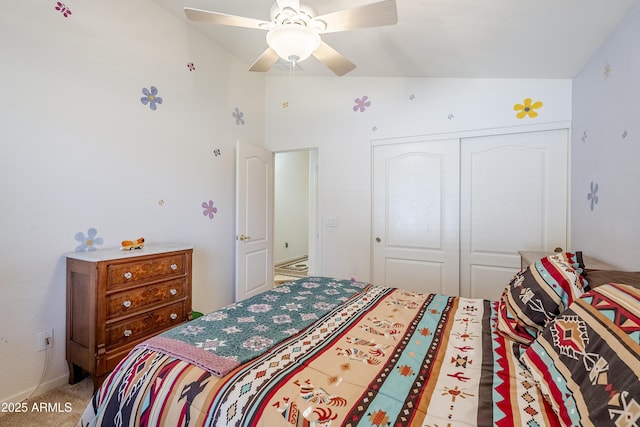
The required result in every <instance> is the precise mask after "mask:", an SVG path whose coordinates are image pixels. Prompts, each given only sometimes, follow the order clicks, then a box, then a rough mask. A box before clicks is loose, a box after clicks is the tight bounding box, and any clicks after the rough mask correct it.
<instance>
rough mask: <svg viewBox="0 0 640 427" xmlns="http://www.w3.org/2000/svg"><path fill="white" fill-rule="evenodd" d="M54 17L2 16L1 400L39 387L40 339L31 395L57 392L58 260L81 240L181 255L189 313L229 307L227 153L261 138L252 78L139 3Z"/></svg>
mask: <svg viewBox="0 0 640 427" xmlns="http://www.w3.org/2000/svg"><path fill="white" fill-rule="evenodd" d="M56 4H57V2H55V1H47V2H43V1H36V0H21V1H16V2H8V3H5V4H3V10H2V13H1V14H0V55H1V56H2V58H3V66H2V67H0V80H1V81H2V85H1V86H0V87H1V88H0V100H1V102H0V145H1V147H2V154H1V155H0V200H1V202H0V203H2V210H1V213H0V215H1V219H2V221H1V222H0V240H1V241H2V246H1V247H0V290H1V293H2V296H1V297H0V313H1V314H0V363H1V366H2V368H1V369H0V400H5V399H17V398H22V397H24V396H25V395H26V394H28V393H29V392H31V390H33V388H34V387H35V386H36V384H37V382H38V379H39V377H40V373H41V369H42V366H43V364H44V361H45V353H44V352H37V351H36V339H35V337H36V334H37V333H38V332H39V331H42V330H47V329H51V328H53V329H54V336H55V339H54V348H53V350H52V357H51V361H50V364H49V367H48V370H47V372H46V375H45V383H46V384H45V386H44V387H43V388H42V389H41V390H44V389H46V388H48V387H51V386H53V385H57V384H60V383H61V382H65V381H66V375H67V365H66V361H65V351H64V348H65V343H64V339H65V258H64V257H63V254H64V253H65V252H71V251H74V250H75V248H76V246H78V244H79V243H78V242H77V241H75V239H74V236H75V235H76V233H78V232H82V233H84V234H85V235H86V234H87V230H88V229H89V228H91V227H94V228H96V229H97V231H98V237H100V238H102V239H103V240H104V243H103V244H102V245H100V246H98V247H104V248H106V247H117V246H119V245H120V241H121V240H123V239H134V238H137V237H139V236H144V237H145V238H146V240H147V242H165V241H175V242H181V243H188V244H191V245H193V246H194V261H193V279H194V283H193V307H194V309H195V310H198V311H211V310H213V309H214V308H218V307H220V306H223V305H225V304H228V303H230V302H232V300H233V292H234V291H233V284H234V283H233V281H234V277H233V274H234V272H233V265H234V260H233V247H234V221H235V218H234V206H235V195H234V182H235V178H234V174H235V172H234V167H235V166H234V165H235V157H234V144H235V141H236V140H238V139H240V140H243V141H246V142H250V143H254V144H258V145H261V144H262V140H263V135H264V103H263V102H262V100H263V99H264V76H263V75H262V74H258V73H256V74H253V73H249V72H247V71H245V70H246V67H247V65H246V64H244V63H240V62H239V60H237V59H236V58H235V57H233V56H231V55H230V54H229V53H228V52H227V51H225V50H223V49H222V48H220V47H218V46H217V45H215V44H213V43H212V42H211V41H210V40H208V39H206V38H204V37H203V36H202V35H201V34H200V33H198V32H196V31H194V30H192V29H191V27H189V26H187V25H185V24H183V23H182V22H181V21H179V20H177V19H176V18H175V17H173V16H171V15H169V14H168V13H167V12H166V11H164V10H163V9H161V8H159V7H158V6H156V5H155V4H154V3H152V2H151V0H138V1H133V2H132V1H127V0H110V1H108V2H95V1H91V2H67V3H66V4H67V5H68V6H69V8H70V9H71V12H72V13H71V15H69V16H68V17H66V18H65V17H64V16H63V14H62V13H61V12H60V11H58V10H56V9H55V7H56ZM189 63H193V64H194V66H195V70H193V71H190V70H189V68H188V66H187V64H189ZM151 85H154V86H156V87H157V88H158V96H160V97H162V99H163V103H162V104H160V105H158V107H157V110H155V111H152V110H151V109H150V108H149V106H145V105H143V104H142V102H141V97H142V96H143V94H142V89H143V88H149V87H150V86H151ZM256 100H257V101H256ZM236 108H238V111H240V112H242V113H243V117H242V118H243V120H244V124H243V123H242V122H240V123H236V120H235V118H234V116H233V113H234V112H235V109H236ZM215 150H220V152H219V155H217V154H216V152H215ZM209 200H213V202H214V206H215V207H216V208H217V213H216V214H215V215H214V218H213V219H210V218H209V217H208V216H204V215H203V210H204V209H203V207H202V203H203V202H207V203H208V201H209Z"/></svg>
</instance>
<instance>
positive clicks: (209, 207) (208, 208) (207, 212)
mask: <svg viewBox="0 0 640 427" xmlns="http://www.w3.org/2000/svg"><path fill="white" fill-rule="evenodd" d="M202 207H203V208H204V211H203V212H202V215H204V216H208V217H209V219H213V215H214V214H216V213H218V208H216V207H215V206H213V200H209V202H208V203H207V202H202Z"/></svg>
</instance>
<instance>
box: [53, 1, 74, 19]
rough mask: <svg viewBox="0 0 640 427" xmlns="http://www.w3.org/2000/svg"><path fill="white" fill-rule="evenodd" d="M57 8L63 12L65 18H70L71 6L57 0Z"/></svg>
mask: <svg viewBox="0 0 640 427" xmlns="http://www.w3.org/2000/svg"><path fill="white" fill-rule="evenodd" d="M56 10H57V11H58V12H60V13H62V16H64V17H65V18H68V17H69V15H71V10H69V8H68V7H67V6H66V5H65V4H64V3H61V2H56Z"/></svg>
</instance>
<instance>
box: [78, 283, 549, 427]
mask: <svg viewBox="0 0 640 427" xmlns="http://www.w3.org/2000/svg"><path fill="white" fill-rule="evenodd" d="M305 283H313V281H311V282H310V279H308V278H307V279H300V280H298V281H296V282H295V283H292V284H290V285H288V287H289V289H290V292H291V294H292V295H294V296H296V295H297V296H301V297H304V298H311V297H312V295H313V294H314V293H315V292H322V291H323V290H324V289H326V288H324V287H319V288H313V289H312V291H313V293H311V294H310V293H309V287H305V285H304V284H305ZM300 292H303V293H302V294H300ZM496 310H497V304H496V303H494V302H489V301H484V300H479V299H468V298H462V297H448V296H443V295H436V294H421V293H415V292H408V291H403V290H400V289H395V288H388V287H380V286H367V287H364V288H363V289H361V290H360V291H359V292H358V293H357V294H355V295H354V296H353V297H351V298H348V299H346V300H345V301H343V302H342V303H341V304H340V305H338V306H336V307H335V308H333V309H330V310H327V311H326V313H324V314H323V315H322V316H320V317H319V318H318V319H317V320H316V321H314V322H313V323H311V324H310V325H309V326H307V327H305V328H304V329H300V330H299V331H298V332H296V333H295V334H293V335H291V336H287V337H286V338H284V339H282V340H281V341H279V342H277V343H274V344H273V346H272V347H271V348H269V349H268V350H267V351H265V352H263V353H262V354H260V355H258V356H257V357H255V358H254V359H252V360H249V361H246V362H244V363H242V364H241V365H239V366H238V367H236V368H234V369H233V370H231V371H230V372H229V373H227V374H226V375H224V376H222V377H217V376H215V375H213V374H212V372H211V371H210V370H207V369H205V368H203V367H201V366H197V365H196V364H193V363H189V362H188V358H183V357H180V355H178V354H167V353H165V352H162V351H161V350H160V349H158V348H153V349H152V348H148V347H145V346H141V347H138V348H136V349H135V350H133V351H132V352H131V353H130V354H129V356H127V357H126V358H125V359H124V360H123V361H122V362H121V363H120V365H119V366H118V367H117V368H116V370H115V371H114V372H113V373H112V374H110V375H109V376H108V377H107V379H106V380H105V382H104V384H103V386H102V387H101V388H100V390H99V391H98V393H97V394H96V395H95V396H94V398H93V400H92V402H91V403H90V404H89V406H88V407H87V409H86V411H85V413H84V415H83V418H82V419H81V420H80V421H79V423H78V425H79V426H80V425H82V426H93V425H104V426H134V425H149V426H157V425H166V426H168V425H171V426H178V425H180V426H262V427H278V426H309V427H312V426H317V427H320V426H324V427H328V426H339V425H342V426H354V427H355V426H375V427H382V426H432V427H435V426H440V427H445V426H472V425H480V426H489V425H492V426H493V425H497V426H513V425H533V426H543V425H551V426H554V425H559V424H558V422H557V419H556V417H555V415H554V413H553V412H552V410H551V408H550V406H548V405H547V403H546V401H545V400H544V399H543V398H542V396H541V395H540V393H539V391H538V388H537V387H536V386H535V383H534V382H533V380H532V379H531V377H530V375H529V373H528V371H527V370H526V369H525V368H524V367H523V365H521V364H520V362H519V356H520V344H516V343H514V342H512V341H509V340H507V339H505V338H503V336H502V335H500V334H499V333H498V332H497V329H496V324H497V311H496ZM190 326H193V325H190V324H187V326H182V327H183V328H184V327H190ZM250 332H251V333H252V334H255V330H253V331H250Z"/></svg>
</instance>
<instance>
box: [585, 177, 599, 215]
mask: <svg viewBox="0 0 640 427" xmlns="http://www.w3.org/2000/svg"><path fill="white" fill-rule="evenodd" d="M587 200H589V202H590V207H591V210H593V208H594V207H595V205H597V204H598V183H597V182H593V181H591V191H590V192H589V194H587Z"/></svg>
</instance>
